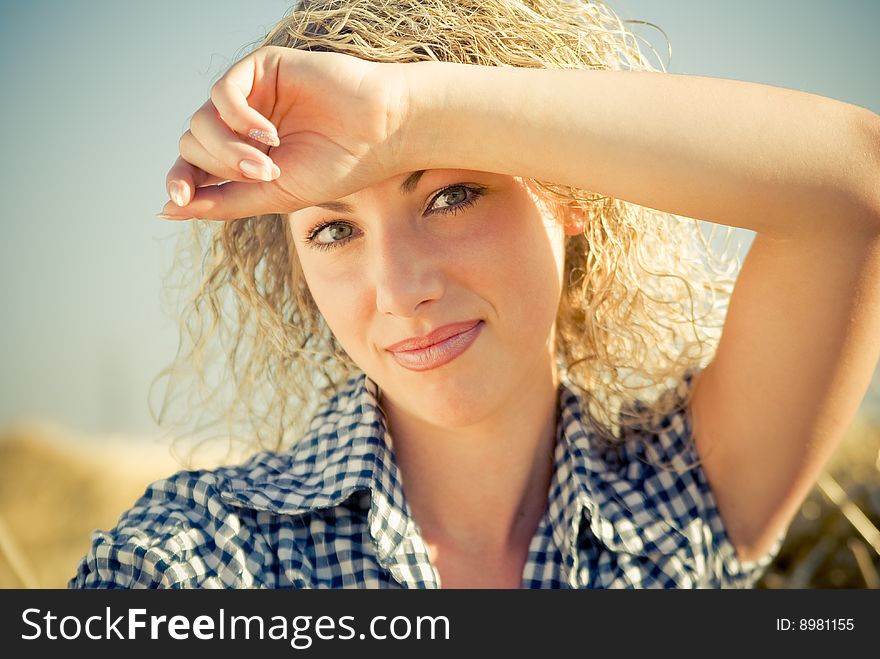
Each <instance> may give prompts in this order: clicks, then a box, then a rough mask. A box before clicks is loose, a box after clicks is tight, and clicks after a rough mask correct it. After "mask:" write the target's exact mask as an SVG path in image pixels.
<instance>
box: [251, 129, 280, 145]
mask: <svg viewBox="0 0 880 659" xmlns="http://www.w3.org/2000/svg"><path fill="white" fill-rule="evenodd" d="M248 137H249V138H251V139H252V140H256V141H257V142H261V143H262V144H265V145H266V146H278V145H279V144H281V140H279V139H278V135H276V134H275V133H270V132H269V131H268V130H262V129H260V128H252V129H250V130H249V131H248Z"/></svg>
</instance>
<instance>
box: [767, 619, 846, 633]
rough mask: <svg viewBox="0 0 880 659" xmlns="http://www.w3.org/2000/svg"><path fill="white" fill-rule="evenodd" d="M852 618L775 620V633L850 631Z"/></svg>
mask: <svg viewBox="0 0 880 659" xmlns="http://www.w3.org/2000/svg"><path fill="white" fill-rule="evenodd" d="M854 629H855V619H854V618H777V619H776V630H777V631H804V632H806V631H810V632H816V631H831V632H834V631H852V630H854Z"/></svg>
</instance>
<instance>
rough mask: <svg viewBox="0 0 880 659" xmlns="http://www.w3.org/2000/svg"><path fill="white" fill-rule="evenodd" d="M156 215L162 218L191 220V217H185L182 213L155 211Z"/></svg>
mask: <svg viewBox="0 0 880 659" xmlns="http://www.w3.org/2000/svg"><path fill="white" fill-rule="evenodd" d="M156 217H161V218H162V219H163V220H191V219H193V218H191V217H187V216H184V215H169V214H168V213H156Z"/></svg>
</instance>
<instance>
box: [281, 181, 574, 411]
mask: <svg viewBox="0 0 880 659" xmlns="http://www.w3.org/2000/svg"><path fill="white" fill-rule="evenodd" d="M404 183H406V184H407V185H404ZM404 187H405V188H408V189H406V190H404V189H402V188H404ZM340 202H342V203H345V204H349V205H350V206H351V209H350V210H347V211H342V210H341V209H340V208H339V207H338V206H337V208H336V209H333V210H328V209H324V208H320V207H318V206H314V207H310V208H306V209H302V210H300V211H297V212H295V213H292V214H291V215H290V226H291V231H292V232H293V242H294V243H295V245H296V252H297V255H298V257H299V260H300V264H301V267H302V270H303V273H304V275H305V278H306V282H307V284H308V286H309V290H310V291H311V294H312V297H313V298H314V300H315V303H316V304H317V306H318V309H319V310H320V311H321V313H322V314H323V316H324V318H325V320H326V321H327V324H328V325H329V327H330V329H331V330H332V331H333V333H334V335H335V336H336V339H337V340H338V342H339V343H340V345H341V346H342V347H343V348H344V349H345V351H346V352H347V353H348V355H349V357H351V359H352V360H354V362H355V363H356V364H357V365H358V366H359V367H360V368H361V369H362V370H363V371H364V372H365V373H366V374H367V375H368V376H369V377H370V378H371V379H372V380H373V381H375V382H376V383H377V384H378V385H379V387H380V389H381V390H382V394H383V404H384V405H386V406H387V405H389V404H390V405H395V406H399V408H400V409H403V410H405V411H406V412H408V413H410V414H414V415H417V416H418V417H420V418H422V419H424V420H425V421H428V422H431V423H433V424H436V425H440V426H444V427H459V426H463V425H468V424H471V423H474V422H477V421H479V420H480V419H482V418H485V417H486V416H487V415H489V414H491V413H493V412H503V410H504V409H505V404H506V403H510V402H512V400H513V395H515V393H516V392H517V391H522V390H523V389H524V388H526V387H528V385H530V384H532V385H533V384H534V382H535V380H536V378H538V377H542V376H548V377H549V375H550V374H551V372H552V371H551V369H552V368H553V364H554V353H553V348H554V340H553V339H554V331H555V316H556V310H557V306H558V304H559V298H560V294H561V291H562V276H563V275H562V273H563V260H564V235H565V234H564V231H563V230H562V228H561V227H560V225H559V224H558V223H557V222H556V221H555V220H554V218H553V216H552V215H551V212H550V208H549V206H545V205H544V204H543V203H541V201H540V199H539V198H538V197H537V196H536V195H534V194H533V193H532V192H531V191H530V189H529V188H527V187H526V185H525V184H524V182H523V181H522V180H521V179H519V178H518V177H511V176H505V175H499V174H493V173H487V172H477V171H471V170H427V171H425V172H424V173H423V175H422V176H421V177H420V178H419V177H418V173H414V174H413V175H401V176H399V177H394V178H391V179H388V180H386V181H383V182H381V183H379V184H376V185H374V186H372V187H370V188H365V189H363V190H360V191H359V192H357V193H355V194H352V195H350V196H348V197H345V198H344V199H340V200H337V202H336V203H337V204H339V203H340ZM444 211H445V212H444ZM470 321H479V325H478V327H476V329H475V330H474V331H473V332H470V333H468V334H466V335H465V337H464V338H467V337H471V338H472V342H471V343H470V344H469V345H468V347H467V349H466V350H464V352H461V353H460V354H458V355H457V356H456V357H455V358H453V359H452V360H451V361H446V362H445V363H442V364H440V365H433V364H435V363H436V362H428V363H427V365H426V364H425V363H424V362H419V364H418V365H416V367H415V368H413V367H410V368H408V367H407V366H406V364H410V365H411V364H412V361H413V360H412V359H410V360H407V359H406V355H402V356H401V360H398V359H396V358H395V356H394V354H392V352H389V351H388V350H387V347H388V346H391V345H392V344H395V343H398V342H401V341H403V340H405V339H408V338H411V337H422V336H424V335H426V334H428V333H430V332H432V331H433V330H435V329H436V328H439V327H441V326H444V325H448V324H452V323H456V324H458V323H466V325H461V326H459V327H458V328H456V329H458V330H459V331H460V330H461V328H463V327H467V326H469V325H470V324H472V323H471V322H470ZM474 336H475V338H473V337H474ZM464 338H462V337H459V339H453V340H452V343H453V344H457V345H459V346H461V345H462V344H463V343H465V341H464ZM447 345H449V344H448V343H447ZM449 354H450V353H445V355H446V358H447V359H448V357H449ZM401 361H403V362H404V363H401ZM441 361H442V360H441Z"/></svg>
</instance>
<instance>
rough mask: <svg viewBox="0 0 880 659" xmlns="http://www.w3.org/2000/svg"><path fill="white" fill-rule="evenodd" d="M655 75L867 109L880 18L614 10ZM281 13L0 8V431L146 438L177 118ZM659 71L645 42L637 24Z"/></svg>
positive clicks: (877, 85)
mask: <svg viewBox="0 0 880 659" xmlns="http://www.w3.org/2000/svg"><path fill="white" fill-rule="evenodd" d="M611 6H612V7H614V8H615V9H616V10H618V12H619V13H620V14H621V16H622V17H623V18H630V19H638V20H645V21H650V22H653V23H656V24H657V25H659V26H660V27H662V28H663V30H664V31H665V32H666V34H667V35H668V37H669V39H670V41H671V43H672V59H671V62H670V66H669V70H670V71H671V72H674V73H688V74H695V75H707V76H717V77H728V78H736V79H740V80H751V81H754V82H761V83H766V84H771V85H777V86H782V87H791V88H794V89H800V90H804V91H808V92H812V93H816V94H822V95H825V96H830V97H832V98H836V99H840V100H843V101H846V102H849V103H854V104H856V105H861V106H863V107H867V108H870V109H871V110H873V111H874V112H880V69H878V67H877V62H880V40H878V39H877V38H876V30H877V27H878V26H880V3H877V2H875V1H872V0H861V1H853V0H851V1H845V0H844V1H840V2H836V3H828V2H818V1H814V0H807V1H798V2H795V1H793V0H785V1H781V0H780V1H776V2H774V1H772V0H768V1H766V2H759V1H757V0H739V1H738V2H735V3H733V2H729V1H722V0H702V1H699V2H698V1H697V0H677V1H674V2H657V1H648V0H627V1H626V2H618V3H614V2H612V3H611ZM288 7H289V2H287V1H286V0H285V1H282V0H248V1H247V2H245V1H243V0H240V1H235V2H234V1H232V0H188V1H187V2H179V1H170V0H154V1H153V2H151V3H148V4H145V3H134V2H119V1H116V2H111V1H108V0H90V1H82V2H69V1H68V2H63V1H60V0H56V1H49V0H34V1H31V2H8V1H0V33H2V39H0V84H2V89H3V98H4V101H3V103H2V105H0V139H2V144H3V149H0V171H2V176H0V203H2V204H3V206H4V208H3V214H2V218H3V219H2V226H3V234H2V239H0V302H2V319H3V322H2V323H0V339H2V340H0V364H2V368H0V427H2V426H5V425H6V424H8V423H11V422H13V421H15V420H18V419H22V418H29V417H38V418H47V419H51V420H54V421H56V422H59V423H62V424H65V425H69V426H71V427H73V428H75V429H77V430H81V431H84V432H111V431H112V432H124V433H133V434H151V433H153V432H154V431H155V426H154V424H153V422H152V420H151V419H150V417H149V414H148V411H147V403H146V401H147V388H148V385H149V383H150V381H151V379H152V378H153V377H154V376H155V375H156V374H157V373H158V371H159V370H160V369H161V368H162V367H163V366H165V365H166V364H167V363H168V362H169V360H170V359H171V358H172V357H173V356H174V353H175V350H176V347H177V329H176V324H175V322H174V321H173V320H172V319H170V318H167V317H166V316H165V315H163V313H162V311H161V308H160V293H161V287H162V275H163V273H164V272H165V270H166V268H167V266H168V265H169V264H170V262H171V257H172V249H173V247H174V243H175V241H174V235H175V233H176V232H178V231H180V230H182V229H183V227H181V226H180V225H175V224H170V223H165V222H162V221H160V220H158V219H156V218H155V217H154V214H155V213H156V212H157V211H158V210H159V209H160V207H161V206H162V204H163V203H164V201H165V191H164V179H165V173H166V171H167V169H168V168H169V167H170V165H171V164H172V162H173V161H174V159H175V157H176V156H177V140H178V138H179V137H180V134H181V133H182V132H183V131H184V130H186V127H187V120H188V117H189V116H190V115H191V114H192V112H194V111H195V110H196V109H197V108H198V107H199V106H200V105H201V104H202V103H203V102H204V101H205V99H206V98H207V95H208V92H209V89H210V86H211V83H212V82H213V80H214V79H216V77H217V76H218V75H219V74H220V73H222V71H224V70H225V69H226V68H227V67H228V65H229V64H230V63H231V62H232V61H233V60H234V59H235V57H236V56H237V55H238V54H239V53H240V52H241V49H242V48H243V47H244V46H246V45H247V44H250V43H251V42H253V41H254V40H256V39H258V38H260V37H261V36H262V34H263V33H265V31H266V30H267V29H268V28H269V27H270V26H271V25H272V24H273V23H274V22H275V21H276V20H277V19H278V18H280V17H281V16H282V15H283V14H284V13H285V12H286V10H287V9H288ZM637 32H638V34H640V35H642V36H644V37H645V38H647V39H649V40H650V42H651V43H653V44H654V45H655V47H656V48H657V49H658V51H660V53H661V58H662V59H663V61H664V62H665V61H666V52H665V44H664V42H663V40H662V37H661V36H660V34H659V33H658V32H657V31H656V30H652V29H651V28H648V27H644V26H640V27H639V28H638V29H637Z"/></svg>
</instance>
